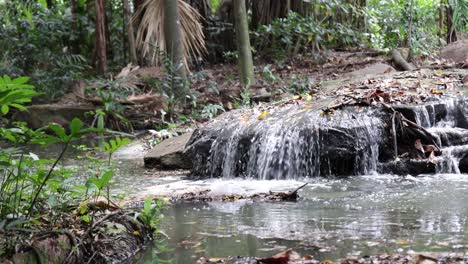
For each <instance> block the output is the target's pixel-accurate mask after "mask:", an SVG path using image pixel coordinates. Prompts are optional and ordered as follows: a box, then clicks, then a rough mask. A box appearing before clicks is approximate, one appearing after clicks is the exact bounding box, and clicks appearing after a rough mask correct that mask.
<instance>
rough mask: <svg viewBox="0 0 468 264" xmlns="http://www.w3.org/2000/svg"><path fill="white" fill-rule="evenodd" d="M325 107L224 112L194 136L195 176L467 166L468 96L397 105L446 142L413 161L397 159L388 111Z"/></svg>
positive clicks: (445, 170) (291, 175)
mask: <svg viewBox="0 0 468 264" xmlns="http://www.w3.org/2000/svg"><path fill="white" fill-rule="evenodd" d="M314 107H315V108H314ZM322 107H323V106H320V105H318V106H313V105H295V104H289V105H285V106H278V107H270V108H259V109H248V110H247V109H244V110H238V111H231V112H228V113H226V114H224V115H223V116H222V118H218V119H216V120H214V121H213V122H211V123H209V124H208V125H207V126H206V127H204V128H203V129H201V130H199V131H197V132H196V133H194V136H193V137H192V139H191V143H190V144H189V145H190V146H189V149H190V150H189V151H188V152H189V153H190V154H189V155H190V156H191V158H192V160H193V169H192V175H193V176H200V177H223V178H234V177H246V178H255V179H262V180H270V179H278V180H280V179H300V178H305V177H316V176H349V175H365V174H372V173H373V172H376V171H378V172H380V173H396V174H405V175H406V174H408V173H410V174H418V173H426V172H427V173H431V171H432V173H434V172H436V173H460V172H466V171H468V159H466V157H465V156H466V155H465V153H468V115H467V114H466V113H467V112H468V105H466V102H465V100H463V99H456V98H450V99H446V100H438V101H432V102H430V103H427V104H425V105H420V106H407V105H401V106H395V109H397V111H400V112H401V113H402V114H403V115H405V117H407V118H408V119H410V120H413V121H414V122H415V123H418V124H419V125H420V126H422V127H424V128H425V129H426V130H427V131H429V132H430V133H431V134H432V135H433V136H434V138H435V139H436V143H437V145H439V146H440V152H439V153H437V154H439V155H437V156H436V157H435V158H431V159H430V160H429V159H422V160H421V159H417V158H416V157H414V156H410V157H409V158H407V159H406V161H407V162H408V163H406V164H399V163H398V162H401V159H399V160H395V156H394V154H395V153H394V147H393V134H392V133H391V129H392V125H391V124H392V123H391V119H392V117H391V114H390V113H389V112H388V111H385V110H384V109H382V108H371V107H368V108H365V109H360V108H353V107H348V108H345V109H343V110H338V111H336V112H335V113H332V114H323V112H322V111H321V109H322ZM418 139H422V137H420V135H418V134H413V135H412V138H407V139H406V140H407V142H406V143H401V142H404V141H400V139H398V143H399V144H405V145H400V146H399V147H398V151H404V152H401V153H399V154H400V155H402V156H403V155H404V154H407V155H408V153H410V152H411V151H416V149H414V147H413V144H414V143H413V142H415V141H416V140H418ZM426 144H428V145H425V146H429V144H430V143H427V142H426ZM409 155H412V154H409ZM403 162H404V161H403ZM411 162H413V163H411ZM431 162H434V163H436V164H435V165H434V164H432V163H431ZM408 164H409V165H408ZM413 164H414V165H413ZM418 164H419V165H418ZM399 166H401V167H399ZM409 166H415V167H409ZM417 166H419V167H417ZM412 168H415V169H414V170H412ZM460 168H463V169H460ZM421 171H423V172H421Z"/></svg>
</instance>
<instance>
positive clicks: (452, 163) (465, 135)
mask: <svg viewBox="0 0 468 264" xmlns="http://www.w3.org/2000/svg"><path fill="white" fill-rule="evenodd" d="M458 103H462V101H460V100H459V99H448V100H445V101H443V102H442V103H441V102H438V103H434V104H427V105H424V106H417V107H415V109H414V112H415V118H416V123H417V124H419V125H421V126H423V127H425V128H427V129H428V131H429V132H431V133H432V134H433V135H434V136H436V138H437V141H438V145H439V146H440V147H441V152H442V155H441V156H439V157H438V159H437V164H436V172H437V173H455V174H460V168H459V166H460V161H461V160H462V159H463V158H464V157H465V156H466V153H468V130H466V129H464V128H460V127H457V125H459V124H457V120H458V119H459V118H458V116H459V115H463V113H462V112H461V111H460V109H459V107H458V106H457V105H458ZM437 107H438V108H441V107H443V111H439V113H443V116H441V115H440V114H439V116H437V111H436V108H437Z"/></svg>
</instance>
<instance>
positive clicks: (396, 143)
mask: <svg viewBox="0 0 468 264" xmlns="http://www.w3.org/2000/svg"><path fill="white" fill-rule="evenodd" d="M396 115H397V113H396V112H393V116H392V134H393V150H394V151H395V160H396V159H397V158H398V142H397V134H396V125H395V117H396Z"/></svg>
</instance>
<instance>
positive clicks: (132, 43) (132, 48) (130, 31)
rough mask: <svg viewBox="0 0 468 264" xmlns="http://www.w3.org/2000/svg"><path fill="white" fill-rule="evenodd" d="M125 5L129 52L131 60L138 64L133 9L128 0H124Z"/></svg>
mask: <svg viewBox="0 0 468 264" xmlns="http://www.w3.org/2000/svg"><path fill="white" fill-rule="evenodd" d="M123 7H124V21H125V24H126V25H127V41H128V54H129V57H130V61H131V62H132V63H133V64H134V65H137V64H138V59H137V54H136V48H135V34H134V32H133V24H132V19H131V11H130V5H129V4H128V0H123Z"/></svg>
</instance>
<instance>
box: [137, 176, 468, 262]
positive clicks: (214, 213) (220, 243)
mask: <svg viewBox="0 0 468 264" xmlns="http://www.w3.org/2000/svg"><path fill="white" fill-rule="evenodd" d="M305 181H308V182H310V184H309V186H307V187H306V188H304V190H302V191H300V196H301V199H300V200H299V201H298V202H279V203H278V202H277V203H270V202H268V203H260V202H232V203H222V202H207V203H178V204H175V205H173V206H170V207H168V208H167V209H166V211H165V217H164V220H163V228H162V229H163V231H164V232H165V233H166V234H167V235H168V236H169V243H170V247H171V248H173V250H172V252H170V253H166V256H165V257H166V258H172V259H173V263H194V262H195V261H196V260H197V259H198V258H199V257H201V256H208V257H226V256H236V255H241V256H270V255H272V254H275V253H277V252H279V251H282V250H284V249H286V248H294V249H295V250H297V251H299V252H301V253H303V254H309V255H313V256H314V257H315V258H316V259H320V260H326V259H332V260H335V259H338V258H343V257H346V256H363V255H370V254H383V253H389V254H391V253H407V252H409V253H412V252H421V251H424V252H427V251H430V252H464V251H465V250H466V249H468V233H467V232H466V230H467V228H468V223H467V218H468V206H467V202H468V192H467V190H468V175H454V174H445V175H431V176H421V177H400V176H391V175H370V176H356V177H351V178H347V179H323V178H322V179H311V180H305ZM206 182H208V184H209V182H210V181H206ZM213 182H218V183H217V184H219V181H218V180H213ZM239 182H242V184H239V185H241V186H248V185H249V181H248V180H239ZM250 182H251V185H256V184H263V186H268V185H269V184H273V185H275V188H277V187H278V184H277V183H276V184H275V181H265V182H259V181H250ZM281 183H283V184H284V185H287V184H288V182H287V181H284V182H281ZM230 184H231V185H233V184H235V181H231V182H230ZM290 184H291V185H295V183H294V182H290ZM227 187H228V186H227ZM232 188H233V187H232V186H231V189H232ZM284 188H285V189H288V186H284ZM227 189H229V188H227ZM289 189H291V187H290V186H289ZM150 251H151V250H149V252H150ZM156 262H157V260H156V259H155V258H154V256H151V254H148V255H147V258H146V259H143V260H142V263H156Z"/></svg>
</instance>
